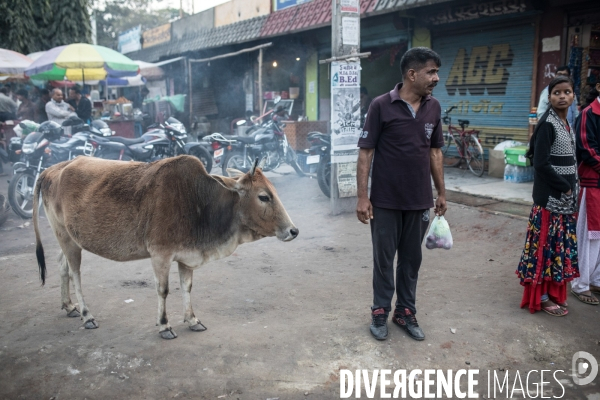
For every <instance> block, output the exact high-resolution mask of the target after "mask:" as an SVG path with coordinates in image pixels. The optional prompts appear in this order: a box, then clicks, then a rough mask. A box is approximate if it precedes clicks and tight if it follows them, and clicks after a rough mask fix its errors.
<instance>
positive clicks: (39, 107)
mask: <svg viewBox="0 0 600 400" xmlns="http://www.w3.org/2000/svg"><path fill="white" fill-rule="evenodd" d="M49 101H50V92H49V91H48V89H41V90H40V98H39V99H37V101H36V102H35V109H34V120H35V122H37V123H38V124H41V123H42V122H46V121H48V114H46V103H48V102H49Z"/></svg>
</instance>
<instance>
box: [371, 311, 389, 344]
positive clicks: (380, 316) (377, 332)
mask: <svg viewBox="0 0 600 400" xmlns="http://www.w3.org/2000/svg"><path fill="white" fill-rule="evenodd" d="M387 318H388V315H387V313H386V312H385V310H384V309H383V308H378V309H376V310H373V311H371V334H373V336H374V337H375V339H377V340H385V339H387V336H388V327H387Z"/></svg>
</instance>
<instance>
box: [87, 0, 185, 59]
mask: <svg viewBox="0 0 600 400" xmlns="http://www.w3.org/2000/svg"><path fill="white" fill-rule="evenodd" d="M150 3H151V0H106V1H105V2H104V9H102V10H98V9H97V10H94V13H95V15H96V32H97V33H96V35H97V42H98V44H99V45H101V46H105V47H108V48H111V49H115V50H116V49H117V45H118V41H119V34H120V33H122V32H125V31H127V30H129V29H131V28H135V27H136V26H138V25H141V26H142V32H143V31H145V30H148V29H152V28H155V27H157V26H160V25H164V24H166V23H168V22H169V21H170V20H171V19H172V18H173V15H176V16H179V10H177V9H163V10H152V9H151V8H150Z"/></svg>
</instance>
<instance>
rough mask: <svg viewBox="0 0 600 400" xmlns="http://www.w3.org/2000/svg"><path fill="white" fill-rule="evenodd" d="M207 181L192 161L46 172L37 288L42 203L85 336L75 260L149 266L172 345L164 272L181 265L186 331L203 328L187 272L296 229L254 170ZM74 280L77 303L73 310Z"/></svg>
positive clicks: (84, 162)
mask: <svg viewBox="0 0 600 400" xmlns="http://www.w3.org/2000/svg"><path fill="white" fill-rule="evenodd" d="M228 172H229V174H230V177H222V176H217V175H209V174H208V173H207V172H206V170H205V169H204V166H203V165H202V163H201V162H200V161H199V160H198V159H197V158H195V157H191V156H187V155H183V156H179V157H174V158H168V159H164V160H161V161H156V162H153V163H150V164H146V163H139V162H123V161H108V160H101V159H97V158H90V157H77V158H75V159H74V160H70V161H65V162H62V163H60V164H56V165H54V166H52V167H50V168H48V169H46V170H45V171H44V172H43V173H42V174H41V175H40V177H39V179H38V181H37V182H36V185H35V192H34V205H33V225H34V230H35V239H36V257H37V261H38V267H39V273H40V278H41V281H42V285H44V283H45V280H46V262H45V258H44V249H43V247H42V242H41V240H40V233H39V228H38V212H39V211H38V208H39V206H38V205H39V196H40V194H41V196H42V203H43V205H44V210H45V212H46V216H47V218H48V222H49V223H50V226H51V227H52V230H53V232H54V235H55V236H56V239H57V240H58V243H59V245H60V248H61V250H62V252H61V256H60V258H59V260H60V276H61V297H62V309H64V310H66V312H67V315H68V316H69V317H81V319H82V320H83V326H84V327H85V328H86V329H95V328H97V327H98V322H97V321H96V320H95V319H94V317H93V316H92V314H91V313H90V310H89V308H88V306H87V304H86V303H85V301H84V299H83V293H82V290H81V275H80V266H81V251H82V249H85V250H87V251H89V252H91V253H93V254H97V255H99V256H101V257H104V258H107V259H109V260H113V261H131V260H140V259H145V258H150V260H151V263H152V269H153V271H154V281H155V283H156V291H157V293H158V320H157V325H158V326H159V334H160V336H161V337H162V338H163V339H175V338H176V337H177V334H176V333H175V332H174V331H173V329H172V328H171V326H170V324H169V321H168V319H167V313H166V309H165V303H166V299H167V294H168V293H169V280H168V278H169V270H170V268H171V263H172V262H174V261H175V262H177V265H178V268H179V280H180V284H181V292H182V295H183V308H184V322H187V323H188V324H189V328H190V329H191V330H192V331H204V330H206V327H205V326H204V325H202V323H201V322H200V320H199V319H198V318H196V316H195V315H194V311H193V310H192V305H191V301H190V292H191V289H192V274H193V270H194V269H196V268H198V267H200V266H201V265H203V264H205V263H207V262H209V261H212V260H218V259H220V258H223V257H227V256H228V255H230V254H231V253H233V252H234V251H235V249H236V248H237V246H238V245H240V244H242V243H248V242H253V241H255V240H258V239H261V238H264V237H267V236H277V238H278V239H279V240H282V241H284V242H287V241H290V240H293V239H294V238H296V236H298V233H299V230H298V228H296V226H295V225H294V224H293V223H292V221H291V219H290V217H289V215H288V214H287V212H286V210H285V209H284V207H283V205H282V204H281V201H280V199H279V197H278V196H277V192H276V190H275V187H273V184H272V183H271V182H270V181H269V180H268V179H267V178H266V177H265V176H264V175H263V173H262V171H261V169H260V168H257V166H256V163H254V166H253V167H252V169H251V170H250V171H249V172H247V173H245V174H244V173H242V172H240V171H235V170H233V171H231V170H230V171H228ZM71 279H72V280H73V283H74V286H75V293H76V296H77V300H78V303H79V307H80V308H77V307H76V306H75V305H74V304H73V303H72V302H71V296H70V292H69V287H70V285H69V283H70V280H71Z"/></svg>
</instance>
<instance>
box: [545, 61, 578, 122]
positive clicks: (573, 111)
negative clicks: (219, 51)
mask: <svg viewBox="0 0 600 400" xmlns="http://www.w3.org/2000/svg"><path fill="white" fill-rule="evenodd" d="M559 75H562V76H568V77H569V78H570V77H571V69H570V68H569V67H568V66H567V65H563V66H561V67H558V68H557V69H556V76H559ZM548 107H550V102H549V100H548V86H546V87H545V88H544V90H542V93H541V94H540V101H539V103H538V107H537V117H538V119H540V118H542V116H543V115H544V113H545V112H546V111H547V110H548ZM578 115H579V110H578V109H577V97H575V101H574V102H573V104H571V107H569V112H568V113H567V121H569V125H571V126H572V127H573V126H575V119H576V118H577V116H578Z"/></svg>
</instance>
